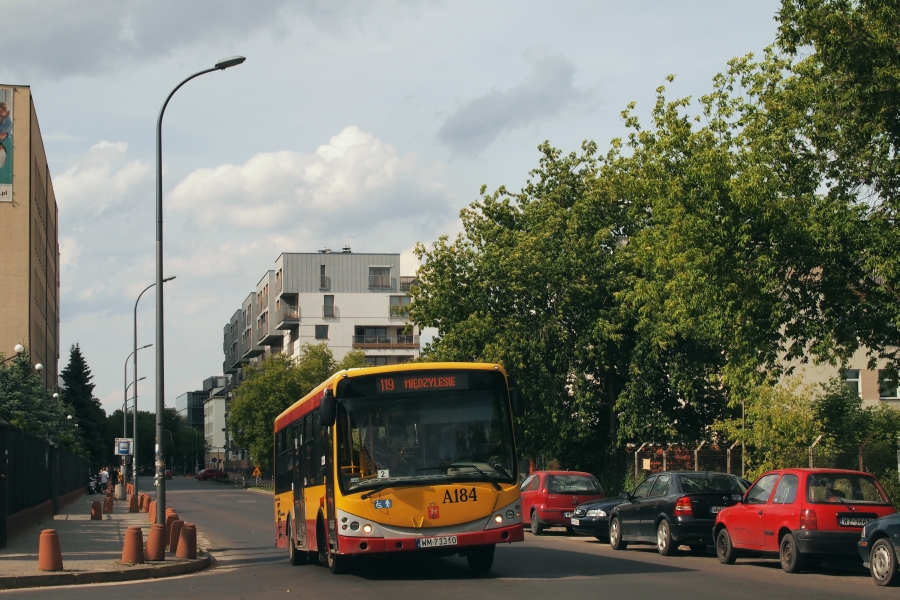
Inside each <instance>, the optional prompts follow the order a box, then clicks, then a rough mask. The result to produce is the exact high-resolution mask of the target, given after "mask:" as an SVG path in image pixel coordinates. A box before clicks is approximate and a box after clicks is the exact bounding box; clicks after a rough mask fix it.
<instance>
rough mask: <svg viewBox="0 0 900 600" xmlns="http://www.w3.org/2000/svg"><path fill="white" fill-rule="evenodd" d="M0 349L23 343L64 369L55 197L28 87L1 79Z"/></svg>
mask: <svg viewBox="0 0 900 600" xmlns="http://www.w3.org/2000/svg"><path fill="white" fill-rule="evenodd" d="M0 103H2V105H0V256H2V257H3V259H2V260H0V315H2V318H0V353H2V354H4V355H5V356H10V355H11V354H12V353H13V352H14V350H13V348H14V347H15V346H16V344H23V345H24V346H25V347H26V348H27V349H28V352H29V353H30V354H31V359H32V362H33V363H35V364H37V363H40V364H42V365H44V370H43V372H42V374H41V375H42V376H43V377H44V380H45V382H46V384H47V386H48V387H53V386H55V385H56V383H57V374H58V372H59V240H58V233H59V229H58V221H57V219H58V216H59V211H58V209H57V206H56V197H55V196H54V194H53V183H52V182H51V181H50V170H49V169H48V168H47V156H46V154H45V153H44V142H43V139H42V138H41V130H40V127H39V125H38V120H37V114H36V112H35V109H34V100H33V98H32V96H31V89H30V88H29V87H28V86H22V85H4V84H0Z"/></svg>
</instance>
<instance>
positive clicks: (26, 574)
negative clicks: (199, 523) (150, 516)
mask: <svg viewBox="0 0 900 600" xmlns="http://www.w3.org/2000/svg"><path fill="white" fill-rule="evenodd" d="M95 500H99V501H101V503H102V501H103V495H94V496H87V495H86V496H83V497H82V498H79V499H78V500H76V501H75V502H73V503H72V504H71V505H70V506H68V507H66V508H65V509H63V510H62V511H61V513H60V514H58V515H56V516H55V517H54V518H53V520H52V521H46V522H44V523H40V524H38V526H37V527H34V528H33V529H32V530H31V531H29V532H27V533H23V534H22V535H19V536H17V537H16V538H14V539H13V540H11V541H10V543H9V546H8V547H7V548H5V549H0V589H10V588H23V587H36V586H46V585H69V584H76V583H100V582H113V581H130V580H135V579H149V578H155V577H167V576H171V575H181V574H184V573H189V572H193V571H199V570H201V569H204V568H206V567H208V566H209V564H210V556H209V554H208V553H207V552H206V548H207V547H208V544H207V542H206V540H205V539H204V538H203V537H202V535H201V534H200V533H199V532H198V534H197V556H198V558H197V559H196V560H185V559H178V558H175V557H174V556H172V555H171V554H167V555H166V560H165V561H163V562H146V563H144V564H143V565H134V566H129V565H123V564H122V563H121V562H120V559H121V557H122V546H123V545H124V542H125V532H126V530H127V529H128V528H129V527H130V526H134V525H140V526H141V529H142V530H143V536H144V544H146V543H147V536H148V535H149V533H150V523H149V522H148V521H147V513H129V512H127V511H128V502H127V501H119V500H116V501H115V508H114V511H113V514H111V515H103V520H102V521H91V503H92V502H94V501H95ZM175 509H176V510H177V509H178V507H177V506H175ZM43 529H55V530H56V532H57V533H58V534H59V545H60V549H61V551H62V559H63V569H64V570H63V571H56V572H52V573H48V572H46V571H38V569H37V564H38V543H39V539H40V535H41V531H42V530H43Z"/></svg>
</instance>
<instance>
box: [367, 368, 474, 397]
mask: <svg viewBox="0 0 900 600" xmlns="http://www.w3.org/2000/svg"><path fill="white" fill-rule="evenodd" d="M468 388H469V377H468V374H467V373H439V374H428V375H416V374H413V373H410V374H409V375H394V376H392V377H379V378H377V379H376V380H375V392H376V393H378V394H396V393H398V392H399V393H406V394H409V393H415V392H428V391H431V390H465V389H468Z"/></svg>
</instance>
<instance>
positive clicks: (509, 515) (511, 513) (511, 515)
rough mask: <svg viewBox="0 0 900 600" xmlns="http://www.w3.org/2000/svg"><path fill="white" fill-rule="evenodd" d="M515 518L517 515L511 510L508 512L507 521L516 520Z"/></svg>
mask: <svg viewBox="0 0 900 600" xmlns="http://www.w3.org/2000/svg"><path fill="white" fill-rule="evenodd" d="M515 517H516V513H514V512H513V511H511V510H508V511H506V518H507V519H510V520H512V519H514V518H515Z"/></svg>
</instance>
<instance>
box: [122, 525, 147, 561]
mask: <svg viewBox="0 0 900 600" xmlns="http://www.w3.org/2000/svg"><path fill="white" fill-rule="evenodd" d="M122 562H123V563H124V564H131V565H140V564H143V563H144V534H143V532H142V531H141V526H140V525H132V526H131V527H129V528H128V531H126V532H125V545H124V546H123V547H122Z"/></svg>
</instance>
